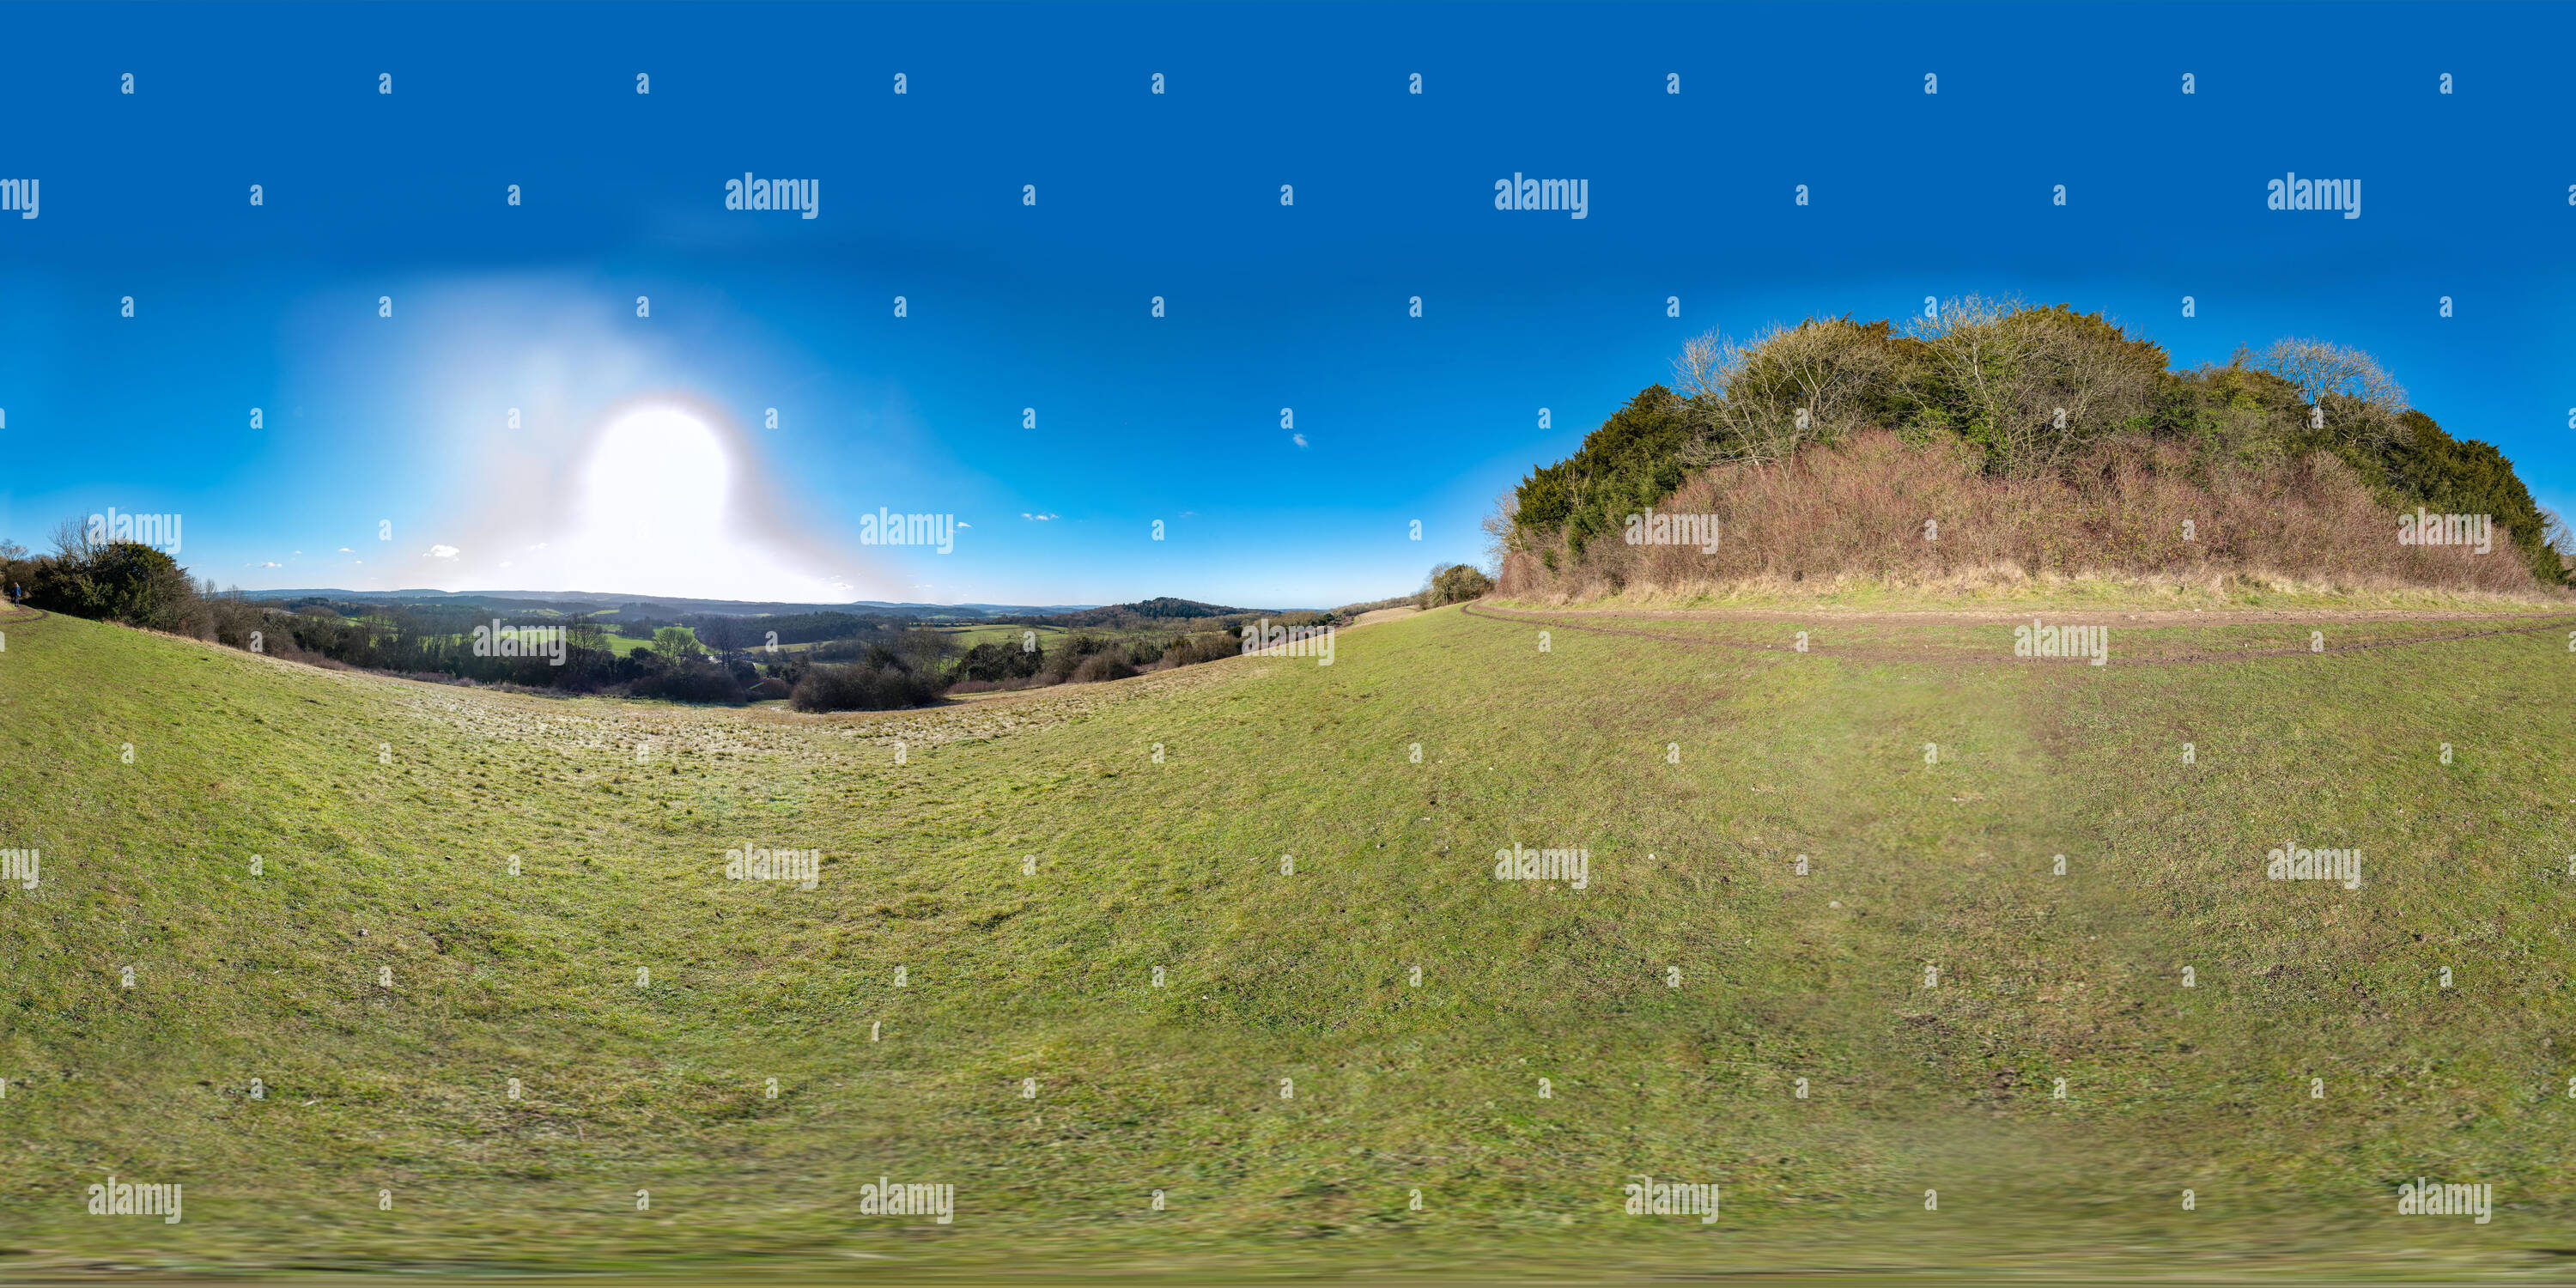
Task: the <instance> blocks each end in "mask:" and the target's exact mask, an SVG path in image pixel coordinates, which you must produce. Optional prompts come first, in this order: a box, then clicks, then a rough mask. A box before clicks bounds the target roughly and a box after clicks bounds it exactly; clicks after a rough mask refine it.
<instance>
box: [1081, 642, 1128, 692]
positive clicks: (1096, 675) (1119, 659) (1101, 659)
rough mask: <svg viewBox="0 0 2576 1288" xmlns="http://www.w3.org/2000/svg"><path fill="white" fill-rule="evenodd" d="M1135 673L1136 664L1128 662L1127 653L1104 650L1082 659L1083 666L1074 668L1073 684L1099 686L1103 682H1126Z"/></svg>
mask: <svg viewBox="0 0 2576 1288" xmlns="http://www.w3.org/2000/svg"><path fill="white" fill-rule="evenodd" d="M1135 673H1136V667H1135V664H1134V663H1131V662H1129V661H1128V660H1127V657H1126V654H1125V653H1123V652H1110V651H1107V650H1103V651H1102V652H1098V653H1094V654H1092V655H1091V656H1089V657H1086V658H1084V659H1082V664H1081V665H1079V666H1076V667H1075V668H1073V676H1072V683H1075V684H1098V683H1100V682H1101V681H1103V680H1124V679H1126V678H1127V677H1128V676H1131V675H1134V674H1135Z"/></svg>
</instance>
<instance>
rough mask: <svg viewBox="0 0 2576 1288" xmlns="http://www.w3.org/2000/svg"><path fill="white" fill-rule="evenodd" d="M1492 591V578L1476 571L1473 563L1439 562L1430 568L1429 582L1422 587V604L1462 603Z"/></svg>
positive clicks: (1435, 606) (1424, 605)
mask: <svg viewBox="0 0 2576 1288" xmlns="http://www.w3.org/2000/svg"><path fill="white" fill-rule="evenodd" d="M1492 593H1494V579H1493V578H1491V577H1488V576H1486V575H1485V574H1483V573H1482V572H1479V571H1477V570H1476V568H1475V567H1474V565H1472V564H1441V565H1440V566H1438V567H1436V568H1433V569H1432V570H1431V580H1430V583H1429V584H1428V585H1426V586H1424V587H1423V590H1422V606H1423V607H1424V608H1438V607H1439V606H1441V605H1442V604H1463V603H1465V602H1467V601H1469V600H1473V599H1483V598H1484V597H1485V596H1487V595H1490V594H1492Z"/></svg>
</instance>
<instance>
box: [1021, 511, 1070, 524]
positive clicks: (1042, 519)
mask: <svg viewBox="0 0 2576 1288" xmlns="http://www.w3.org/2000/svg"><path fill="white" fill-rule="evenodd" d="M1020 517H1021V518H1023V519H1035V520H1037V521H1038V522H1040V523H1044V522H1046V521H1047V520H1049V519H1054V518H1059V517H1061V516H1058V515H1053V514H1031V513H1029V512H1028V511H1026V510H1022V511H1020Z"/></svg>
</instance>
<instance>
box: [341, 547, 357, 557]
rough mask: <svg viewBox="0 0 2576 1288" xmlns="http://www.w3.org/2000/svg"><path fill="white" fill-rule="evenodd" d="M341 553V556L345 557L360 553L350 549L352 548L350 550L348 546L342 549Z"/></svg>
mask: <svg viewBox="0 0 2576 1288" xmlns="http://www.w3.org/2000/svg"><path fill="white" fill-rule="evenodd" d="M340 553H341V554H344V555H353V554H356V553H358V552H357V551H355V550H351V549H350V548H348V547H347V546H342V547H340Z"/></svg>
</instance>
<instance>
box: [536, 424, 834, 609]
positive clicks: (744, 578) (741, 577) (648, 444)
mask: <svg viewBox="0 0 2576 1288" xmlns="http://www.w3.org/2000/svg"><path fill="white" fill-rule="evenodd" d="M740 474H741V470H740V468H739V466H738V464H737V462H736V461H735V460H734V458H733V455H732V453H731V451H730V450H729V449H728V448H727V446H726V443H725V440H724V437H723V436H722V435H721V434H719V433H717V431H716V429H715V427H714V426H711V425H709V424H708V423H707V422H706V421H705V420H704V419H702V418H700V417H699V416H697V415H695V414H693V413H691V412H690V411H688V410H687V409H686V408H683V407H678V406H670V405H654V406H646V407H639V408H636V409H634V410H632V411H629V412H626V413H624V414H623V415H620V416H619V417H618V418H617V419H616V420H614V421H612V422H610V423H609V425H608V427H607V428H606V429H605V430H603V431H601V433H600V435H599V439H598V441H597V442H596V443H594V444H593V445H592V447H591V449H590V455H589V457H588V458H587V459H586V460H584V461H583V462H582V465H581V468H580V472H579V475H578V476H577V477H578V482H577V495H576V497H575V498H573V501H574V504H573V511H574V516H575V517H574V522H573V528H572V533H571V535H570V538H569V540H567V541H565V542H563V543H561V544H562V549H561V556H562V558H563V560H564V562H565V563H566V564H567V565H568V567H567V568H566V572H567V574H568V577H567V584H568V585H572V586H578V587H581V588H584V589H592V588H598V589H615V590H625V591H635V592H642V593H653V594H688V595H706V596H719V597H727V598H732V597H740V596H745V595H767V594H781V593H795V594H797V595H798V597H804V596H808V595H817V594H829V593H831V588H830V587H828V586H827V585H824V584H821V583H819V582H817V581H816V580H815V579H813V578H810V577H806V576H802V575H799V574H798V573H796V572H793V571H790V570H789V569H786V568H783V567H781V566H779V564H778V561H777V558H776V556H777V555H778V554H780V553H782V552H777V551H768V550H765V549H764V547H763V545H762V544H761V543H760V542H759V541H758V539H757V538H756V537H755V535H754V534H753V533H752V532H751V531H750V530H749V526H748V525H745V524H744V523H742V522H741V520H742V518H743V517H744V516H741V515H738V514H735V513H733V512H732V506H733V504H734V502H735V500H736V497H735V484H736V481H737V479H738V478H739V477H740ZM754 588H758V589H754Z"/></svg>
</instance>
